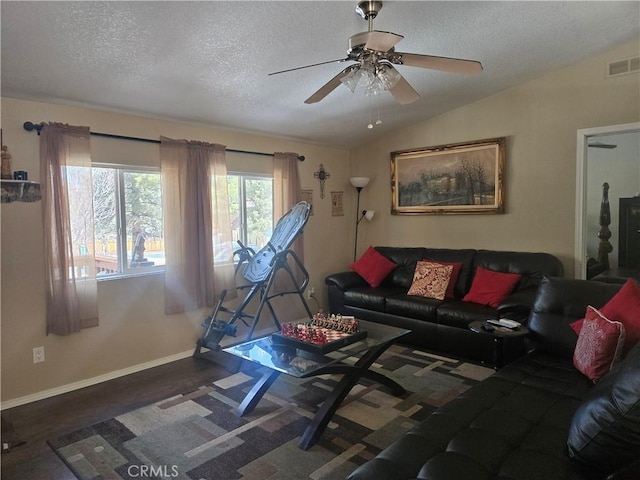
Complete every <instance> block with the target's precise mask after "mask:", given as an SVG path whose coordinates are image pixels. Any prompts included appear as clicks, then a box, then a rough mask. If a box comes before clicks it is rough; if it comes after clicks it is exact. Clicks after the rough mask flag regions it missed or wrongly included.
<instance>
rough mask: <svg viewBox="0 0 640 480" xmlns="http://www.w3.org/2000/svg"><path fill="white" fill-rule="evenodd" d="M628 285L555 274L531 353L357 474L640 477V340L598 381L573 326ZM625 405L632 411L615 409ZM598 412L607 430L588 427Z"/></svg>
mask: <svg viewBox="0 0 640 480" xmlns="http://www.w3.org/2000/svg"><path fill="white" fill-rule="evenodd" d="M619 288H620V285H614V284H606V283H603V282H593V281H586V280H573V279H561V278H545V279H544V280H543V281H542V283H541V285H540V288H539V292H538V295H537V298H536V300H535V303H534V307H533V311H532V313H531V316H530V318H529V328H530V329H531V334H530V339H529V340H530V348H531V351H530V352H529V353H527V354H526V355H525V356H524V357H521V358H519V359H517V360H516V361H514V362H513V363H511V364H509V365H507V366H506V367H505V368H503V369H502V370H500V371H498V372H497V373H495V374H494V375H492V376H491V377H489V378H487V379H486V380H484V381H482V382H481V383H479V384H478V385H476V386H475V387H473V388H472V389H470V390H468V391H467V392H465V393H464V394H462V395H461V396H459V397H458V398H457V399H455V400H454V401H452V402H450V403H448V404H447V405H445V406H443V407H441V408H439V409H438V410H436V411H435V412H434V413H433V414H431V415H430V416H429V417H428V418H427V419H426V420H424V421H423V422H422V423H420V424H419V425H417V426H416V427H414V428H413V429H412V430H411V431H409V432H408V433H406V434H404V435H403V436H402V437H401V438H400V439H398V440H397V441H396V442H395V443H393V444H392V445H390V446H389V447H387V448H386V449H385V450H383V451H382V452H381V453H380V454H379V455H378V456H377V457H375V458H374V459H372V460H370V461H368V462H367V463H365V464H363V465H361V466H360V467H358V468H357V469H356V470H355V471H354V472H352V473H351V475H350V476H349V477H348V480H365V479H367V480H403V479H425V480H426V479H429V480H466V479H469V480H471V479H473V480H484V479H505V480H506V479H513V480H529V479H531V480H555V479H571V480H595V479H598V480H604V479H608V480H614V479H617V480H621V479H624V480H631V479H638V478H640V345H636V346H635V347H634V348H633V349H632V350H631V351H630V352H629V354H628V355H627V356H626V357H625V358H624V359H623V361H622V362H621V363H619V364H618V365H617V366H616V367H614V369H613V370H612V371H611V372H609V373H608V374H607V375H605V377H603V378H602V379H601V380H600V382H598V383H597V384H596V385H595V386H594V385H593V384H592V383H591V382H590V380H588V379H587V378H586V377H585V376H583V375H582V374H581V373H580V372H578V371H577V370H576V369H574V368H573V365H572V356H573V350H574V348H575V344H576V340H577V336H576V334H575V333H574V332H573V330H571V328H570V327H569V324H570V323H571V322H573V321H575V320H576V319H578V318H581V317H583V316H584V312H585V309H586V306H587V305H593V306H594V307H596V308H599V307H601V306H602V305H604V304H605V303H606V302H607V301H608V300H609V299H610V298H611V297H612V296H613V295H614V294H615V293H616V292H617V291H618V290H619ZM621 405H622V406H624V408H623V410H625V409H627V408H628V410H627V411H626V414H625V415H626V416H624V417H623V418H620V417H616V416H615V415H611V413H610V412H611V409H613V410H616V408H618V407H620V406H621ZM629 406H630V407H629ZM594 418H595V419H597V420H598V421H599V422H600V423H601V424H603V425H604V427H603V430H602V431H600V432H598V434H594V433H593V432H592V430H590V428H589V426H588V425H587V423H588V422H589V421H590V420H593V419H594ZM607 428H609V429H611V430H609V431H608V430H607ZM616 428H618V430H616ZM585 432H587V433H589V434H591V435H592V436H593V438H592V440H591V442H590V443H591V444H590V445H587V446H586V449H584V450H582V451H581V452H574V454H575V456H577V457H579V458H580V459H581V460H577V459H576V458H572V457H571V456H570V455H569V453H568V447H567V444H568V439H569V436H570V435H577V436H578V437H580V435H584V434H585ZM576 438H577V437H573V439H574V440H575V439H576Z"/></svg>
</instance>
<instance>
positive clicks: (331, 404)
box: [235, 338, 406, 450]
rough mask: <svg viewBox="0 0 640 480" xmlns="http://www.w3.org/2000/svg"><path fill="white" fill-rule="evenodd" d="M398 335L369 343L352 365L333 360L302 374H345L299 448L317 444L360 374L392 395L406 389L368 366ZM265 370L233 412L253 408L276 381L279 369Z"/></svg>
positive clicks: (303, 437)
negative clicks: (375, 343) (367, 347)
mask: <svg viewBox="0 0 640 480" xmlns="http://www.w3.org/2000/svg"><path fill="white" fill-rule="evenodd" d="M396 340H397V338H393V339H391V340H388V341H386V342H382V343H380V344H377V345H374V346H372V347H371V348H370V349H369V350H367V351H366V352H365V353H364V355H363V356H362V357H361V358H360V359H359V360H358V361H357V362H356V363H355V364H353V365H350V364H346V363H342V362H336V363H332V364H328V365H326V366H324V367H321V368H319V369H318V370H315V371H313V372H311V373H310V374H309V375H307V376H303V377H301V378H306V377H315V376H318V375H326V374H342V375H344V377H343V378H342V379H341V380H340V382H339V383H338V385H336V387H335V388H334V389H333V391H332V392H331V393H330V394H329V396H328V397H327V398H326V399H325V401H324V402H323V403H322V405H321V406H320V408H319V409H318V411H317V412H316V414H315V416H314V417H313V420H312V421H311V423H310V424H309V425H308V426H307V428H306V430H305V431H304V434H303V435H302V438H301V439H300V442H299V443H298V447H300V448H301V449H302V450H308V449H309V448H311V447H312V446H313V445H315V444H316V442H317V441H318V439H319V438H320V436H321V435H322V432H324V430H325V428H326V427H327V425H328V424H329V421H330V420H331V418H332V417H333V415H334V414H335V413H336V411H337V410H338V408H339V407H340V404H341V403H342V402H343V401H344V399H345V398H346V397H347V395H348V394H349V392H350V391H351V389H352V388H353V387H354V386H355V384H356V383H358V381H359V380H360V378H363V377H364V378H368V379H369V380H373V381H375V382H377V383H379V384H381V385H382V386H384V387H386V388H388V389H389V391H390V392H391V393H392V394H393V395H395V396H399V395H402V394H404V393H405V392H406V390H405V389H404V388H403V387H402V386H401V385H400V384H398V383H397V382H395V381H394V380H392V379H390V378H389V377H387V376H385V375H382V374H381V373H378V372H376V371H373V370H370V368H369V367H371V365H372V364H373V363H374V362H375V361H376V360H377V359H378V357H380V355H382V353H383V352H384V351H385V350H387V348H389V347H390V346H391V345H392V344H393V343H394V342H395V341H396ZM266 368H267V369H268V371H267V372H265V374H264V375H263V376H262V378H261V379H260V380H259V381H258V382H257V383H256V384H255V385H254V386H253V388H252V389H251V391H250V392H249V393H248V394H247V396H246V397H245V398H244V400H243V401H242V403H241V404H240V406H239V407H238V409H237V410H236V412H235V414H236V416H238V417H241V416H243V415H246V414H248V413H251V412H252V411H253V409H254V408H255V407H256V405H257V404H258V402H260V400H261V399H262V397H263V395H264V394H265V393H266V392H267V390H268V389H269V387H271V385H272V384H273V382H275V381H276V379H277V378H278V377H279V376H280V374H281V373H283V372H280V371H278V370H273V369H270V368H268V367H266Z"/></svg>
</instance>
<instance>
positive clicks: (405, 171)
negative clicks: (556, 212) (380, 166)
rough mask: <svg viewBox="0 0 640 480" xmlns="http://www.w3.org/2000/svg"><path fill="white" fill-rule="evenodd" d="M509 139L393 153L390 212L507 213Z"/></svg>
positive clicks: (394, 213) (403, 213) (395, 213)
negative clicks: (505, 206)
mask: <svg viewBox="0 0 640 480" xmlns="http://www.w3.org/2000/svg"><path fill="white" fill-rule="evenodd" d="M505 140H506V139H505V137H502V138H491V139H486V140H478V141H473V142H465V143H454V144H449V145H439V146H435V147H426V148H419V149H412V150H401V151H397V152H391V214H392V215H441V214H473V213H483V214H486V213H504V164H505Z"/></svg>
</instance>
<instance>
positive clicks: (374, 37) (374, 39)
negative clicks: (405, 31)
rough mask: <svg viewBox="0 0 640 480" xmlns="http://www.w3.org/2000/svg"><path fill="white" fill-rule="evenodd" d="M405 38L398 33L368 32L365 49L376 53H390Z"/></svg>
mask: <svg viewBox="0 0 640 480" xmlns="http://www.w3.org/2000/svg"><path fill="white" fill-rule="evenodd" d="M403 38H404V37H403V36H402V35H398V34H397V33H391V32H380V31H378V30H373V31H371V32H367V43H365V45H364V48H366V49H367V50H374V51H376V52H388V51H389V50H391V49H392V48H393V47H394V46H395V45H396V44H397V43H398V42H399V41H400V40H402V39H403Z"/></svg>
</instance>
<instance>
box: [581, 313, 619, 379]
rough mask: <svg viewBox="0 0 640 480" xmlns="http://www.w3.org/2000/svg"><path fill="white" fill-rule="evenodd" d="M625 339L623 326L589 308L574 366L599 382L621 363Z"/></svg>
mask: <svg viewBox="0 0 640 480" xmlns="http://www.w3.org/2000/svg"><path fill="white" fill-rule="evenodd" d="M624 339H625V329H624V326H623V325H622V323H620V322H612V321H611V320H609V319H608V318H607V317H605V316H604V315H603V314H602V313H601V312H599V311H598V310H596V309H595V308H593V307H592V306H591V305H589V306H588V307H587V314H586V316H585V319H584V323H583V324H582V329H581V330H580V335H579V336H578V342H577V343H576V349H575V351H574V352H573V366H574V367H576V369H577V370H579V371H580V372H582V373H583V374H584V375H586V376H587V377H588V378H589V379H590V380H591V381H592V382H593V383H597V382H598V380H600V379H601V378H602V377H604V376H605V375H606V374H607V372H609V370H611V368H612V367H613V366H614V365H615V364H616V363H617V362H618V361H619V360H620V357H621V356H622V349H623V345H624Z"/></svg>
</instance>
